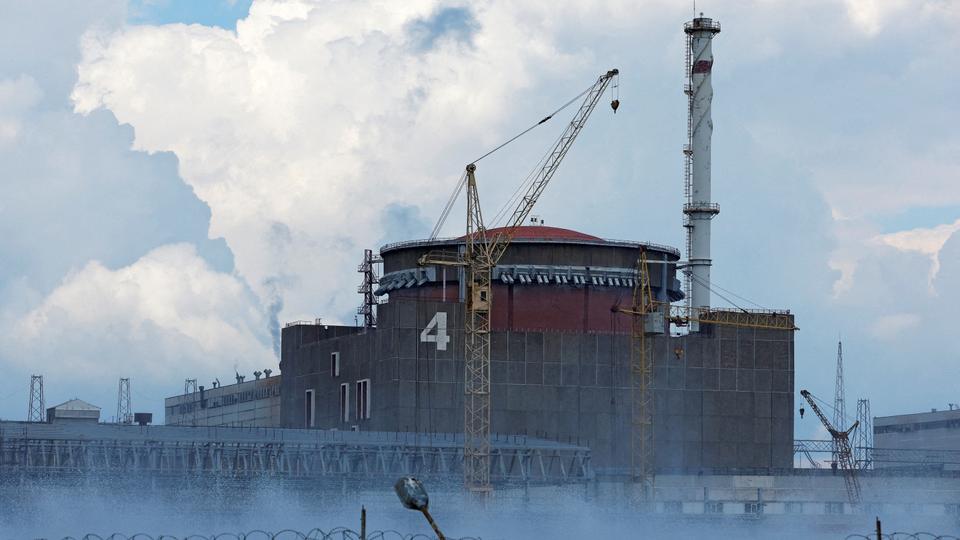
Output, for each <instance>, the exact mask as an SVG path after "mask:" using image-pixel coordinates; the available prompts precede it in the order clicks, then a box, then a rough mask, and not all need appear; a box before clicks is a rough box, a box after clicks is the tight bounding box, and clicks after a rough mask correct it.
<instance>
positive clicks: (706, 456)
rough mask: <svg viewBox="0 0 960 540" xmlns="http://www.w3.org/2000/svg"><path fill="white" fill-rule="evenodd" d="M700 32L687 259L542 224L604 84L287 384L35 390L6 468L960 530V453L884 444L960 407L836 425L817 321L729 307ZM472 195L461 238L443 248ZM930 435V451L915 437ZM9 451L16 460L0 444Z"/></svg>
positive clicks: (691, 123)
mask: <svg viewBox="0 0 960 540" xmlns="http://www.w3.org/2000/svg"><path fill="white" fill-rule="evenodd" d="M683 31H684V34H685V37H686V56H685V74H686V82H685V84H684V87H683V93H684V95H685V96H686V102H687V112H688V114H687V140H686V141H685V143H684V144H682V149H681V150H682V159H683V176H682V178H683V181H682V189H683V193H684V204H683V206H682V208H678V209H677V214H678V217H681V218H682V220H678V226H679V225H681V222H682V226H683V227H684V228H685V233H686V235H685V238H686V245H685V246H684V251H683V252H681V251H680V250H679V249H678V248H676V247H672V246H667V245H660V244H656V243H651V242H641V241H638V240H636V239H633V240H612V239H604V238H600V237H598V236H595V235H593V234H591V231H589V230H584V231H575V230H571V229H567V228H561V227H554V226H546V225H544V224H543V222H542V220H539V219H536V218H535V217H534V214H533V213H532V212H533V209H534V207H535V204H536V202H537V200H538V198H539V197H540V196H541V195H542V194H543V193H544V191H545V190H546V189H547V186H548V184H549V182H550V180H551V179H552V177H553V175H554V174H555V173H556V172H557V170H558V169H560V168H561V163H562V161H563V158H564V157H565V155H566V154H567V152H568V151H569V150H570V149H571V147H572V146H573V144H574V142H575V140H576V139H577V137H578V136H579V135H580V134H581V132H584V133H589V125H588V124H589V122H588V120H589V118H590V117H591V115H592V114H593V112H594V110H595V108H596V106H597V105H598V103H599V102H600V100H601V99H602V98H603V97H604V96H606V95H608V94H612V95H610V98H611V100H610V105H611V107H612V109H613V111H614V112H616V110H617V108H618V107H619V103H620V102H619V97H618V96H617V94H616V88H617V83H616V81H617V80H618V77H619V71H618V70H617V69H610V70H608V71H606V72H605V73H603V74H601V75H600V77H599V78H598V79H597V80H596V82H594V83H593V84H592V85H591V86H590V87H589V88H587V89H586V90H585V91H584V92H583V93H581V94H580V95H579V96H577V98H575V99H574V100H572V101H571V102H570V103H568V104H567V105H571V104H574V103H579V104H580V105H579V109H577V110H576V111H575V113H574V115H573V119H572V120H571V121H570V123H569V124H568V125H567V126H566V128H565V131H564V132H563V133H562V134H561V136H560V137H559V139H558V140H557V142H556V145H555V146H554V147H553V148H551V149H550V150H549V151H548V152H547V154H546V156H545V157H544V159H543V161H542V162H541V163H542V165H541V166H540V168H539V169H538V170H537V171H536V172H535V173H533V174H532V175H531V176H530V177H529V178H528V181H527V182H525V183H524V184H523V185H522V186H521V188H520V190H519V191H518V194H519V195H518V196H517V197H515V198H514V199H512V201H513V202H514V204H515V208H508V209H507V211H506V213H505V214H504V215H505V216H506V223H505V224H504V225H501V226H490V227H488V226H487V224H486V223H485V222H484V213H483V211H482V208H483V201H482V200H481V199H480V196H479V194H478V190H477V188H476V183H477V177H479V176H481V175H482V174H483V167H482V165H483V164H482V163H481V161H482V160H483V159H484V158H486V157H487V156H488V155H490V154H492V153H494V152H496V151H497V150H499V148H502V147H503V146H505V145H506V144H509V143H510V142H512V141H513V140H515V139H516V138H517V137H520V136H522V135H523V134H525V133H526V132H527V131H529V129H528V130H526V131H524V132H522V133H520V135H518V136H517V137H514V138H513V139H509V140H508V141H507V142H506V143H504V145H501V146H499V147H496V148H494V150H492V151H491V152H489V153H487V154H484V155H483V156H482V157H481V158H479V159H477V160H474V161H473V162H470V163H469V164H467V165H466V167H465V171H464V173H463V176H462V177H461V181H460V183H459V185H458V190H457V191H456V192H455V193H454V195H453V196H452V197H451V199H450V202H449V203H448V205H447V206H446V208H445V209H444V210H443V212H442V216H441V219H440V222H439V223H438V226H437V227H436V228H435V230H434V234H432V235H431V236H430V237H429V238H424V239H406V240H403V241H400V242H396V243H392V244H388V245H384V246H382V247H380V249H379V252H378V253H375V252H374V250H372V249H368V250H366V251H365V253H364V255H363V259H362V263H361V264H360V266H359V268H358V270H359V273H360V274H361V275H362V282H361V285H360V287H359V289H358V292H359V293H360V294H361V295H362V298H363V300H362V304H361V306H360V308H359V310H358V315H360V316H362V323H361V322H358V324H355V325H334V324H325V323H323V322H321V321H320V320H319V319H317V320H313V321H294V322H290V323H287V324H286V325H285V327H284V328H283V329H282V336H281V358H280V374H279V376H272V377H271V373H272V372H271V371H270V370H269V369H267V370H264V371H263V372H260V371H257V372H255V379H254V380H244V376H242V375H241V374H239V373H237V374H236V384H230V385H220V384H219V382H218V381H217V383H216V384H214V385H213V386H212V387H205V385H198V384H197V381H196V379H187V381H186V384H185V387H184V391H183V393H182V394H179V395H176V396H173V397H170V398H167V400H166V403H165V417H166V419H165V423H166V424H168V425H166V426H148V425H146V424H147V423H149V422H148V421H146V420H144V422H141V423H142V424H143V425H141V426H139V428H140V431H138V432H134V431H132V430H133V429H136V428H137V427H138V426H133V425H132V424H131V422H130V421H129V419H128V421H127V422H126V423H124V422H121V421H120V420H118V423H117V424H110V425H106V424H98V423H97V422H89V421H88V422H84V423H78V422H75V421H71V420H70V414H74V415H76V413H69V412H68V411H69V410H72V409H71V408H70V407H69V406H68V405H69V403H68V404H63V405H61V406H58V407H59V408H54V409H52V411H53V412H55V413H56V414H53V412H51V417H50V418H48V419H47V420H48V421H46V422H41V421H39V420H41V418H40V416H41V415H42V411H43V406H42V399H43V398H42V395H43V394H42V380H41V381H40V385H41V386H40V392H39V393H37V396H38V397H37V400H38V403H39V405H37V406H35V405H34V404H33V401H31V405H30V409H31V418H32V419H34V420H38V421H35V422H30V423H21V424H25V425H26V427H22V429H21V426H19V425H12V424H13V423H9V422H2V423H0V464H4V465H6V466H7V467H12V468H14V469H17V468H19V469H18V470H27V471H34V470H37V471H49V470H51V469H53V470H56V469H57V467H61V464H63V463H71V464H74V465H75V466H78V467H83V466H89V467H99V468H100V469H107V470H111V471H128V470H129V471H140V472H154V473H161V472H162V473H165V474H167V473H172V472H177V473H184V472H189V473H192V474H211V475H217V474H232V475H235V476H244V475H246V476H248V477H251V478H253V477H256V478H261V477H263V476H274V477H279V478H296V479H318V478H321V479H337V480H341V481H343V482H346V481H348V480H351V481H358V482H359V481H360V480H365V481H366V480H369V479H370V478H387V477H392V476H396V475H399V474H417V475H419V476H421V477H426V478H431V477H432V478H442V479H446V480H450V479H455V480H456V481H457V482H461V481H462V483H463V485H464V487H465V488H466V490H467V491H469V492H471V493H473V494H475V495H479V496H480V497H489V496H490V495H491V494H493V493H496V492H497V491H498V490H505V491H509V490H511V489H518V486H522V487H523V489H525V490H529V488H530V486H543V485H546V486H557V485H567V486H570V485H572V486H577V488H578V489H579V488H581V487H583V488H584V490H583V493H587V494H588V495H589V496H590V497H597V498H598V499H600V500H608V501H613V500H621V499H629V500H637V501H641V502H642V503H644V504H646V505H647V506H645V508H646V509H648V510H650V511H653V512H658V513H667V514H691V515H693V514H724V515H726V514H731V515H740V516H742V515H750V516H754V517H756V516H758V515H761V514H763V515H789V514H798V515H811V514H812V515H833V514H836V515H844V514H857V513H862V512H864V511H867V510H870V511H873V510H877V511H881V510H884V509H891V508H900V507H903V508H907V507H908V506H909V507H910V508H914V509H916V508H918V507H919V508H921V509H922V510H923V511H924V512H925V513H926V515H932V516H942V517H943V518H944V519H945V520H953V521H952V522H955V521H956V516H957V515H960V506H958V505H957V502H956V501H960V481H958V479H960V477H957V476H956V475H955V471H954V469H956V467H957V466H960V449H958V450H957V452H956V453H951V452H952V450H951V449H950V448H949V446H950V445H949V444H940V445H939V446H937V445H934V446H936V449H935V450H936V451H935V452H934V451H932V450H931V451H926V450H922V449H921V450H917V449H916V448H906V447H897V448H895V447H886V448H877V447H875V445H874V442H873V437H872V435H873V433H874V432H876V433H878V439H877V440H878V442H880V441H893V442H891V443H890V444H894V445H897V444H900V445H904V446H908V445H911V444H915V441H917V440H920V441H927V440H931V438H934V439H936V440H938V441H939V440H940V438H938V437H939V436H940V435H938V434H942V433H948V435H949V439H950V440H954V439H955V434H954V433H953V431H949V432H947V431H944V430H952V429H953V428H956V427H957V426H960V419H958V417H960V415H957V414H953V405H952V404H951V411H950V412H941V413H932V414H931V415H922V417H921V416H920V415H917V416H916V417H913V416H900V417H890V418H881V419H878V422H877V423H876V431H875V429H874V428H873V427H871V426H873V425H874V423H873V419H872V418H871V417H870V412H869V411H870V409H869V402H867V401H866V400H861V401H860V402H858V407H857V421H856V422H854V423H852V425H851V424H850V422H849V421H848V420H847V418H846V417H845V414H843V413H837V414H834V415H833V416H832V417H831V414H829V411H825V410H824V407H825V404H824V402H823V401H822V400H818V399H816V398H815V396H812V395H811V394H810V393H809V392H806V391H800V388H801V385H798V383H797V381H796V380H795V366H796V357H795V351H794V336H795V332H796V331H797V330H798V328H797V325H798V324H802V321H800V320H796V319H795V316H794V314H793V313H791V311H790V310H788V309H781V310H748V309H743V308H740V307H737V306H731V307H717V306H716V305H714V303H713V302H712V299H711V294H712V293H713V292H714V287H713V286H712V285H711V268H712V264H713V259H712V255H711V227H712V225H713V221H714V219H715V218H716V217H717V216H718V214H719V211H720V209H719V205H718V204H717V203H716V202H714V200H713V192H712V186H711V181H712V171H711V139H712V136H713V120H712V117H711V106H712V101H713V87H712V81H711V76H712V73H713V69H714V56H713V47H712V46H713V40H714V39H715V38H716V37H717V36H718V35H719V34H720V31H721V28H720V24H719V23H718V22H717V21H715V20H712V19H710V18H707V17H704V16H703V15H702V14H701V15H700V16H699V17H696V18H694V19H693V20H691V21H689V22H687V23H686V24H685V25H684V26H683ZM581 100H582V101H581ZM565 107H566V106H565ZM562 109H563V108H561V109H560V110H562ZM560 110H558V111H556V112H554V113H552V114H551V115H548V116H547V117H545V118H544V119H542V120H540V122H538V123H537V124H535V125H534V126H533V127H531V128H530V129H533V128H534V127H536V126H539V125H541V124H545V123H547V121H549V120H550V119H551V118H553V116H554V115H555V114H556V113H557V112H559V111H560ZM678 146H679V145H678ZM677 189H678V190H679V189H681V185H680V182H678V186H677ZM718 192H719V193H722V190H718ZM460 194H465V197H464V198H465V199H466V213H465V215H466V220H465V221H466V223H465V227H464V228H463V230H464V232H463V234H458V235H457V236H455V237H452V238H440V237H438V235H437V232H438V231H439V230H440V229H441V226H442V224H443V223H444V221H445V219H446V217H447V216H448V215H449V214H450V213H451V211H452V209H453V208H454V206H455V203H456V201H457V200H458V196H459V195H460ZM719 223H722V221H720V222H718V224H719ZM261 374H262V375H264V376H263V377H262V378H261ZM842 381H843V377H842V350H841V351H838V361H837V392H836V396H835V405H836V406H835V407H834V411H835V412H836V411H843V410H844V405H843V399H844V398H843V393H844V390H843V382H842ZM127 385H128V386H127V396H128V397H127V405H126V408H125V410H127V413H129V412H130V411H129V408H130V407H129V380H128V381H127ZM798 394H799V395H798ZM83 405H84V407H85V408H84V410H85V411H86V410H88V409H89V411H90V412H87V413H85V414H87V415H88V416H89V417H91V418H92V415H93V414H94V413H93V411H94V410H96V411H97V413H96V414H97V415H99V408H97V407H95V406H93V405H90V404H86V403H83ZM74 408H76V407H74ZM119 410H120V409H119V408H118V411H119ZM806 412H809V414H808V415H807V421H809V422H818V423H822V425H823V427H824V430H825V433H827V434H828V436H829V439H824V440H795V438H794V422H795V420H796V419H797V418H798V415H799V417H800V418H802V417H804V415H805V413H806ZM34 413H36V415H37V416H36V417H34ZM127 413H124V416H125V417H126V416H129V414H127ZM120 416H121V413H120V412H118V418H119V417H120ZM138 418H142V417H138ZM88 420H89V418H88ZM127 424H131V425H127ZM917 426H922V428H921V427H917ZM201 428H202V429H201ZM916 429H923V430H924V431H923V435H924V436H923V437H919V436H911V435H909V433H910V432H911V430H916ZM11 434H12V435H11ZM18 434H20V435H18ZM11 436H12V437H14V438H16V437H20V439H18V440H21V441H22V444H21V446H10V445H9V444H8V445H6V446H4V440H9V437H11ZM5 437H7V438H8V439H5ZM117 440H120V441H123V444H122V445H117V444H112V445H111V444H110V443H105V442H103V441H117ZM30 441H33V442H30ZM37 441H39V442H37ZM97 441H99V443H97ZM100 443H102V444H100ZM18 444H20V443H18ZM98 444H99V446H98ZM938 444H939V443H938ZM15 448H16V449H19V448H26V449H30V448H34V449H36V451H35V452H34V453H30V451H24V452H21V451H20V450H15ZM78 464H79V465H78ZM800 465H804V466H803V467H801V466H800ZM806 465H809V466H806ZM344 485H346V484H344ZM524 493H526V494H527V495H526V496H528V495H529V493H530V492H529V491H524ZM543 493H549V492H547V491H544V492H543ZM910 505H913V506H910Z"/></svg>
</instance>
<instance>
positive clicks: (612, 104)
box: [610, 99, 620, 114]
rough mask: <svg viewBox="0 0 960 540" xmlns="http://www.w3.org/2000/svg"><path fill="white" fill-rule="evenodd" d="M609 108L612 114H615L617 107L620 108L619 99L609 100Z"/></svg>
mask: <svg viewBox="0 0 960 540" xmlns="http://www.w3.org/2000/svg"><path fill="white" fill-rule="evenodd" d="M610 108H611V109H613V114H617V109H619V108H620V100H619V99H615V100H613V101H611V102H610Z"/></svg>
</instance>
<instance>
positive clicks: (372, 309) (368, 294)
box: [357, 249, 383, 328]
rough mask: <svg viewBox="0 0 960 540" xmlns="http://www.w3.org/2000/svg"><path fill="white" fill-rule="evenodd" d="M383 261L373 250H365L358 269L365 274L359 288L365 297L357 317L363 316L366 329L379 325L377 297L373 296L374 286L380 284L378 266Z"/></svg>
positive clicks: (359, 291)
mask: <svg viewBox="0 0 960 540" xmlns="http://www.w3.org/2000/svg"><path fill="white" fill-rule="evenodd" d="M382 262H383V259H381V258H380V257H379V256H377V255H374V254H373V250H371V249H365V250H363V262H362V263H360V266H358V267H357V272H360V273H361V274H363V282H362V283H360V286H359V287H357V292H358V293H360V294H362V295H363V303H362V304H360V307H358V308H357V315H363V326H364V328H373V327H375V326H376V325H377V297H376V296H375V295H374V294H373V291H374V285H376V284H377V283H380V278H379V276H378V275H377V272H376V266H375V265H377V264H379V263H382Z"/></svg>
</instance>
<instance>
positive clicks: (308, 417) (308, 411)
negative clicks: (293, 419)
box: [303, 389, 317, 428]
mask: <svg viewBox="0 0 960 540" xmlns="http://www.w3.org/2000/svg"><path fill="white" fill-rule="evenodd" d="M316 404H317V401H316V399H314V397H313V390H312V389H311V390H307V392H306V395H304V399H303V407H304V411H303V425H304V427H308V428H311V427H314V425H315V423H316V420H315V419H314V416H313V415H314V411H315V410H316V408H315V407H316Z"/></svg>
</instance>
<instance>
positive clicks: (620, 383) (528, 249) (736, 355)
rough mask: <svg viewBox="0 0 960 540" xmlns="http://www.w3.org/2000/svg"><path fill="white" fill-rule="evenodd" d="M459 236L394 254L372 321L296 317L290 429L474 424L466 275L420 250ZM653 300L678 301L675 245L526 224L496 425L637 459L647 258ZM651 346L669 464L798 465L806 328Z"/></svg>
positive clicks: (504, 290)
mask: <svg viewBox="0 0 960 540" xmlns="http://www.w3.org/2000/svg"><path fill="white" fill-rule="evenodd" d="M457 243H462V241H461V240H456V239H455V240H440V241H423V242H409V243H402V244H395V245H391V246H385V247H384V248H383V249H382V250H381V256H382V257H383V265H384V272H385V273H384V276H383V278H382V279H381V281H380V283H381V285H380V288H379V289H378V291H377V292H379V293H381V294H386V295H387V296H388V300H387V301H386V302H384V303H381V304H380V305H379V306H378V318H377V325H376V327H375V328H356V327H336V326H323V325H316V324H307V323H303V324H295V325H291V326H288V327H286V328H284V330H283V337H282V359H281V370H282V372H283V378H282V379H283V383H282V385H283V392H282V400H283V406H282V410H283V422H284V426H286V427H308V428H321V429H359V430H379V431H414V432H426V433H433V432H458V431H462V429H463V395H464V394H463V372H464V368H463V360H462V358H463V354H464V353H463V340H464V338H463V316H464V309H463V304H462V303H460V301H459V299H460V294H461V292H458V291H461V287H460V281H459V280H458V277H457V275H456V274H455V273H451V274H452V275H444V271H443V269H441V268H431V267H426V268H425V267H420V266H418V265H417V264H416V261H417V259H418V258H419V256H420V255H422V254H423V253H425V252H427V251H429V250H431V249H435V248H437V247H438V246H450V245H454V246H455V245H456V244H457ZM641 248H644V249H646V250H647V252H648V253H650V257H651V260H652V261H657V260H659V261H662V262H664V263H667V264H659V265H656V264H651V275H652V282H653V283H655V284H656V286H655V287H654V290H655V295H656V296H657V297H661V298H669V299H676V298H679V297H680V295H681V293H680V290H679V283H678V280H677V279H676V270H675V264H670V263H675V261H676V260H677V259H678V253H677V252H676V250H674V249H672V248H668V247H663V246H655V245H644V244H640V243H636V242H622V241H605V240H601V239H599V238H596V237H592V236H589V235H586V234H582V233H578V232H574V231H569V230H565V229H556V228H551V227H540V226H531V227H524V228H523V229H522V230H521V231H520V232H519V233H518V234H517V237H516V238H515V240H514V242H513V244H512V245H511V246H510V248H509V249H508V250H507V253H506V255H505V256H504V261H503V263H502V264H501V265H498V267H497V269H496V272H495V276H494V277H495V281H496V285H495V287H494V292H493V294H494V297H495V298H498V299H500V300H499V302H494V304H493V306H494V307H493V313H492V317H491V319H492V322H493V327H492V336H491V341H492V352H491V358H492V363H491V372H492V389H491V393H492V395H493V409H492V419H491V424H492V429H493V431H494V432H497V433H504V434H522V435H530V436H534V437H540V438H546V439H552V440H558V441H563V442H575V443H578V444H583V445H586V446H589V447H590V448H591V450H592V452H593V461H594V465H595V466H596V467H597V468H598V469H601V468H605V467H606V468H623V467H628V466H629V463H630V457H629V453H630V448H629V445H630V441H629V437H627V436H625V435H624V434H626V433H629V429H630V406H631V401H630V398H631V396H630V392H631V386H630V358H631V355H630V352H631V343H630V340H631V337H630V328H631V326H630V323H631V321H630V319H631V317H630V316H629V315H626V314H623V313H618V312H616V311H615V309H616V308H617V307H618V305H620V304H623V303H626V302H628V301H629V300H628V299H629V298H630V295H631V290H632V287H633V280H634V279H635V274H636V272H635V270H634V269H633V268H631V267H632V266H634V265H635V263H636V259H637V254H638V252H639V250H640V249H641ZM702 326H703V327H702V328H701V331H700V332H698V333H695V334H694V333H691V334H688V335H684V336H677V337H671V336H667V335H661V336H659V337H657V338H655V341H654V344H653V365H654V373H655V375H654V379H655V382H654V388H655V392H654V395H655V400H656V402H657V406H656V411H657V416H656V419H655V422H654V424H655V426H656V433H655V440H656V444H657V452H656V456H657V466H658V467H659V468H661V469H699V468H722V467H741V468H742V467H751V468H771V467H773V468H785V467H790V466H791V465H792V461H793V409H794V407H793V332H792V331H789V330H760V329H745V328H721V327H713V326H711V325H702Z"/></svg>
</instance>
